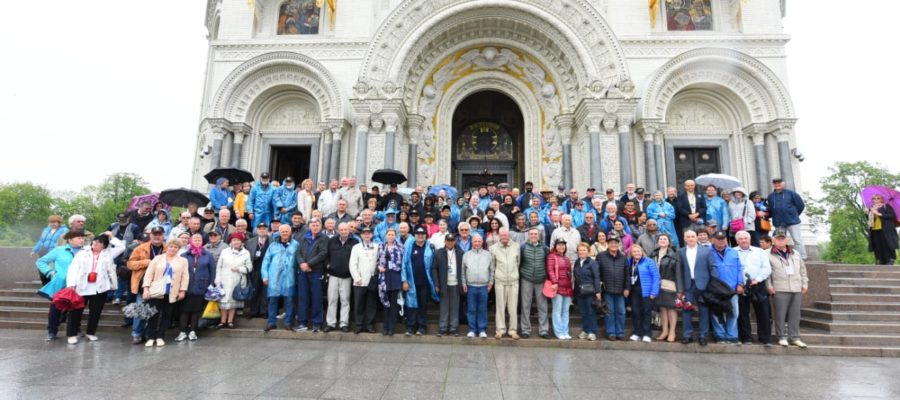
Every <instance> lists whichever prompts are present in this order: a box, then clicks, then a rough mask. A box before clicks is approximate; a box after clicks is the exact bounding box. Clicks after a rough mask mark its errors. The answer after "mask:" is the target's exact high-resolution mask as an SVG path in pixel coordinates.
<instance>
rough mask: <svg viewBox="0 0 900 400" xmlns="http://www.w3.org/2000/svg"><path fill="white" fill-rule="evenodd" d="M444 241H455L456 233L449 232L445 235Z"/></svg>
mask: <svg viewBox="0 0 900 400" xmlns="http://www.w3.org/2000/svg"><path fill="white" fill-rule="evenodd" d="M444 241H445V242H453V241H456V235H454V234H452V233H448V234H447V236H444Z"/></svg>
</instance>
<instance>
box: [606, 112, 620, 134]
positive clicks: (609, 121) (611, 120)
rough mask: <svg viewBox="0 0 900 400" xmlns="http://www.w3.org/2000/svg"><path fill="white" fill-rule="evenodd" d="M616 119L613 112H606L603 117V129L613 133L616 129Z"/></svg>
mask: <svg viewBox="0 0 900 400" xmlns="http://www.w3.org/2000/svg"><path fill="white" fill-rule="evenodd" d="M617 121H618V117H616V115H615V114H606V115H605V116H604V117H603V130H605V131H606V133H613V132H615V131H616V122H617Z"/></svg>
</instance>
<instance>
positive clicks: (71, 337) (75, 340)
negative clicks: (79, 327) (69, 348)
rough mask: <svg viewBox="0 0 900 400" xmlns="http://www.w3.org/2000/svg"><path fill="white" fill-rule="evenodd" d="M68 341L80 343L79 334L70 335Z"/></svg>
mask: <svg viewBox="0 0 900 400" xmlns="http://www.w3.org/2000/svg"><path fill="white" fill-rule="evenodd" d="M68 343H69V344H78V336H69V339H68Z"/></svg>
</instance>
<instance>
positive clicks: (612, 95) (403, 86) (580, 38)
mask: <svg viewBox="0 0 900 400" xmlns="http://www.w3.org/2000/svg"><path fill="white" fill-rule="evenodd" d="M282 3H284V0H257V1H256V4H257V6H256V7H257V9H256V12H255V15H254V11H252V10H251V8H250V7H249V6H248V2H247V1H246V0H209V2H208V10H207V18H206V26H207V27H208V29H209V43H210V48H209V62H208V67H207V76H206V83H205V89H204V96H203V108H202V115H201V122H200V125H199V131H198V141H197V156H196V158H195V162H194V180H193V184H194V186H195V187H197V188H203V187H205V185H206V182H205V181H204V179H203V177H202V175H203V174H204V173H205V172H207V171H208V170H209V169H211V168H213V167H215V166H217V165H221V166H229V165H230V166H239V167H242V168H245V169H248V170H250V171H251V172H253V173H254V174H258V173H259V172H262V171H264V170H269V169H270V168H271V167H272V157H274V154H275V152H274V148H275V147H273V146H308V147H309V148H310V149H311V150H310V156H309V161H308V163H309V169H308V171H309V175H310V177H312V178H313V180H326V179H327V178H334V177H340V176H359V177H360V178H361V179H360V180H361V181H366V180H367V179H366V178H368V177H369V176H371V173H372V172H373V171H374V170H375V169H378V168H384V167H388V168H396V169H399V170H401V171H403V172H405V173H407V175H408V176H409V177H410V184H418V185H423V186H424V185H430V184H437V183H450V182H453V181H454V177H455V175H454V169H455V167H454V165H455V164H454V162H453V154H452V152H451V148H452V143H453V134H452V132H454V129H455V128H454V127H453V122H452V121H453V115H454V114H453V113H454V110H456V108H457V107H458V106H459V105H460V104H461V102H462V101H463V100H464V99H466V98H467V96H470V95H472V94H473V93H478V92H483V91H494V92H499V93H502V94H504V95H506V96H508V97H509V98H511V99H512V100H513V101H514V102H515V103H516V104H517V105H518V107H519V111H520V112H521V114H522V117H523V122H524V125H523V129H522V130H523V131H522V132H520V133H517V134H520V139H519V140H521V141H522V142H523V149H522V153H521V154H522V157H523V158H522V159H520V160H516V161H517V162H520V163H523V164H522V166H521V171H522V172H521V174H520V176H518V177H519V178H520V179H519V180H518V181H516V182H511V183H513V185H514V186H520V185H521V184H522V183H523V182H524V181H526V180H529V181H533V182H535V186H537V187H546V188H553V187H556V186H557V185H558V184H561V183H563V184H566V185H574V186H575V187H577V188H581V189H582V190H583V188H586V187H588V186H594V187H597V188H598V189H600V190H602V188H606V187H612V188H615V189H616V190H620V189H622V188H623V187H624V185H625V183H627V182H635V183H637V185H638V186H643V187H646V188H648V189H650V190H655V189H664V187H665V186H674V185H675V182H676V176H675V169H676V167H675V163H676V161H677V159H678V157H679V155H677V154H676V153H677V152H679V151H680V150H679V149H682V148H701V149H714V150H716V151H717V152H718V153H717V154H718V168H717V169H718V170H719V171H720V172H723V173H727V174H731V175H735V176H737V177H739V178H741V179H742V180H743V181H744V182H745V185H746V186H747V188H748V189H750V190H755V189H760V188H763V189H764V190H768V188H769V184H768V183H767V182H766V181H767V180H768V179H769V178H771V177H774V176H784V177H785V178H786V179H787V180H788V182H789V184H792V185H793V186H794V187H796V188H798V189H799V188H800V182H799V173H798V172H797V168H798V167H799V165H798V162H797V160H796V159H795V158H794V157H793V156H792V155H791V150H792V149H794V148H796V143H795V135H794V132H793V126H794V122H795V118H796V117H795V115H794V109H793V106H792V104H791V100H790V93H789V91H788V89H787V73H786V65H785V64H786V54H785V44H786V43H787V41H788V39H789V36H788V35H786V34H785V33H784V32H783V29H782V25H781V19H782V10H783V0H782V1H779V0H751V1H742V0H711V1H709V3H710V7H711V10H712V11H711V16H712V17H713V20H714V24H713V29H712V30H708V31H690V32H684V31H668V30H667V26H666V16H665V7H666V5H665V4H666V1H665V0H663V1H660V3H662V9H661V10H660V11H659V15H658V17H657V18H656V23H655V25H652V24H651V18H650V14H651V12H650V8H649V6H648V1H645V0H480V1H474V0H336V1H335V2H334V3H335V6H336V7H335V8H336V13H335V15H334V25H333V26H332V25H331V24H330V22H329V16H328V15H327V12H326V11H323V12H322V18H321V19H320V25H319V32H318V34H310V35H278V34H277V30H278V25H279V10H280V9H281V7H282ZM301 3H302V2H301ZM328 3H329V2H328V1H324V2H322V4H323V7H324V8H325V9H327V4H328ZM758 165H759V166H761V167H760V168H758V167H757V166H758ZM280 178H283V177H280ZM295 178H305V177H295Z"/></svg>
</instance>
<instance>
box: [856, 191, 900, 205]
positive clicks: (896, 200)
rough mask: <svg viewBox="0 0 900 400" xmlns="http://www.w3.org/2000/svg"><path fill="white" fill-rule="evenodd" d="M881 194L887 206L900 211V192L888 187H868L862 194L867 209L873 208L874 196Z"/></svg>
mask: <svg viewBox="0 0 900 400" xmlns="http://www.w3.org/2000/svg"><path fill="white" fill-rule="evenodd" d="M876 194H880V195H881V198H883V199H884V203H885V204H890V205H891V207H893V208H894V210H895V211H898V210H900V192H898V191H897V190H896V189H891V188H889V187H887V186H866V187H864V188H863V190H862V193H861V194H860V195H861V196H862V199H863V203H865V205H866V207H872V196H875V195H876Z"/></svg>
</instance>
